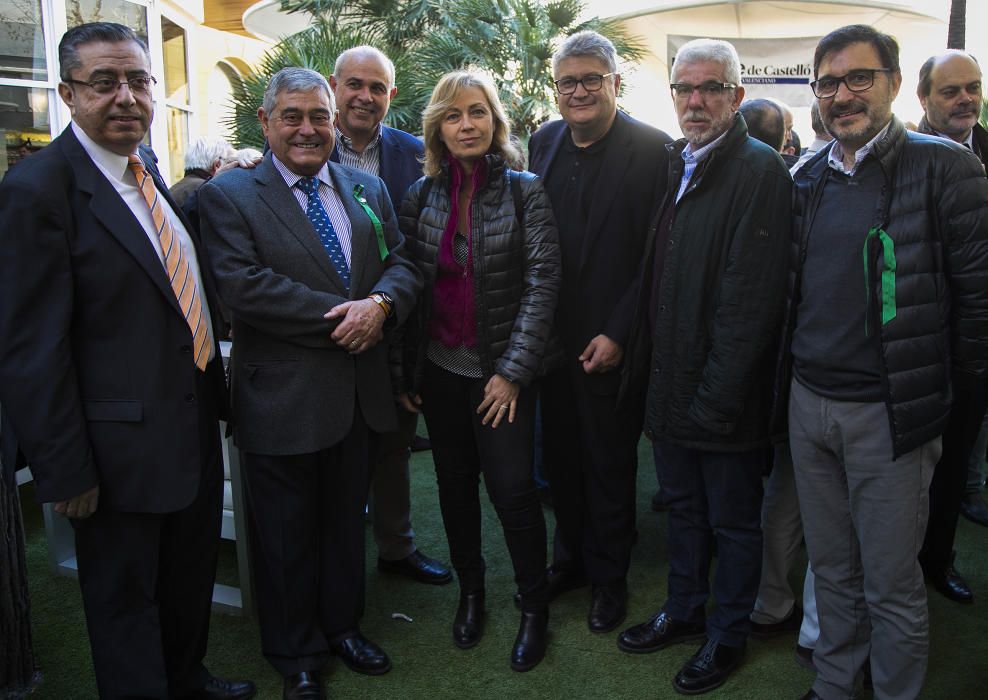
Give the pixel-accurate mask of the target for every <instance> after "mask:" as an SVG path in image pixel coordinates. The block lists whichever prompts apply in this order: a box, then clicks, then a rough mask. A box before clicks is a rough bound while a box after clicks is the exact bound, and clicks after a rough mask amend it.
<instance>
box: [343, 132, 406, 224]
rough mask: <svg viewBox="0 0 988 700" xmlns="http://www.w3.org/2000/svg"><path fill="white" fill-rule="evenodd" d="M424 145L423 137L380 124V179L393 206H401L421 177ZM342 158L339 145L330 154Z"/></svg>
mask: <svg viewBox="0 0 988 700" xmlns="http://www.w3.org/2000/svg"><path fill="white" fill-rule="evenodd" d="M424 155H425V146H424V145H423V144H422V141H421V140H419V139H417V138H416V137H414V136H412V135H411V134H408V133H405V132H404V131H401V130H399V129H392V128H391V127H389V126H385V125H384V124H381V179H382V180H384V184H385V186H386V187H387V188H388V194H389V195H391V206H392V208H393V209H394V210H395V211H398V210H399V209H401V200H402V199H404V197H405V193H406V192H408V188H409V187H411V186H412V183H413V182H415V181H416V180H418V179H419V178H420V177H422V160H421V159H422V157H423V156H424ZM329 159H330V160H331V161H332V162H334V163H339V162H340V154H339V145H337V146H336V148H334V149H333V155H332V156H330V158H329Z"/></svg>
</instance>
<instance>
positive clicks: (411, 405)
mask: <svg viewBox="0 0 988 700" xmlns="http://www.w3.org/2000/svg"><path fill="white" fill-rule="evenodd" d="M398 405H399V406H401V407H402V408H404V409H405V410H406V411H408V412H409V413H421V412H422V409H421V408H420V406H421V405H422V397H421V396H419V395H418V394H409V393H407V392H405V393H403V394H398Z"/></svg>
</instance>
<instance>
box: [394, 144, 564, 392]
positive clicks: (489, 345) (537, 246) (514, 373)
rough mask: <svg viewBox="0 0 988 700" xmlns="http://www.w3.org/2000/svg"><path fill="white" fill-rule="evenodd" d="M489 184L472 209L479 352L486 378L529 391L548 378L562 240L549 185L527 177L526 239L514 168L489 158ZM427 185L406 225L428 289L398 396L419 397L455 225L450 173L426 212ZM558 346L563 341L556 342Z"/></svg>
mask: <svg viewBox="0 0 988 700" xmlns="http://www.w3.org/2000/svg"><path fill="white" fill-rule="evenodd" d="M486 158H487V179H486V181H485V182H484V183H483V184H482V185H481V186H480V187H478V189H477V191H476V192H475V193H474V199H473V204H472V207H471V212H472V221H471V231H470V236H471V244H472V249H473V276H474V277H473V279H474V304H475V308H476V314H477V350H478V353H479V355H480V363H481V368H482V370H483V372H484V376H485V377H490V376H492V375H493V374H495V373H497V374H500V375H501V376H502V377H504V378H505V379H508V380H510V381H512V382H515V383H517V384H519V385H521V386H523V387H525V386H528V385H529V384H530V383H531V382H532V381H533V380H534V379H536V378H537V377H539V376H540V375H541V374H543V373H544V372H545V366H546V362H545V357H546V352H547V349H548V347H549V345H550V337H551V334H552V320H553V316H554V315H555V311H556V298H557V295H558V292H559V275H560V257H559V238H558V235H557V233H556V224H555V221H554V219H553V217H552V209H551V208H550V206H549V200H548V198H547V197H546V194H545V190H544V189H543V187H542V183H541V181H540V180H539V179H538V177H536V176H535V175H533V174H532V173H528V172H522V173H519V174H518V175H519V176H520V185H521V201H522V202H523V208H524V216H523V217H522V218H523V220H524V233H523V232H522V228H521V226H520V225H519V221H518V218H517V216H516V211H515V202H514V197H513V196H512V192H511V185H510V180H509V170H508V168H507V167H506V166H505V165H504V163H503V161H502V160H501V159H500V158H498V157H496V156H491V155H488V156H486ZM425 182H426V179H425V178H421V179H419V180H418V182H416V183H415V184H414V185H412V186H411V188H410V189H409V190H408V192H407V193H406V195H405V199H404V200H403V201H402V204H401V213H400V216H399V226H400V227H401V232H402V234H403V235H404V236H405V239H406V243H405V244H406V246H407V247H408V252H409V254H410V255H411V257H412V260H413V261H414V262H415V265H416V266H417V267H418V269H419V270H420V271H421V273H422V276H423V278H424V281H425V287H424V289H423V291H422V294H421V296H420V297H419V301H418V305H417V306H416V308H415V310H414V311H413V312H412V314H411V316H410V317H409V319H408V321H407V322H406V325H405V327H404V332H403V339H402V342H401V348H402V350H401V360H400V364H401V371H400V373H399V375H398V376H397V377H395V379H396V380H397V381H398V383H397V384H396V387H395V388H396V390H397V391H399V392H400V391H410V392H412V393H418V392H419V390H420V389H421V381H422V373H423V370H424V368H425V362H426V350H427V347H428V343H429V333H428V328H429V317H430V314H431V309H432V289H433V283H434V282H435V279H436V259H437V256H438V253H439V243H440V241H441V239H442V235H443V231H444V230H445V228H446V223H447V221H448V220H449V212H450V196H449V176H448V173H445V172H444V174H443V175H441V176H440V177H438V178H436V180H435V181H434V182H433V183H432V185H431V187H430V188H429V190H428V193H427V195H426V198H425V202H424V203H423V204H424V206H422V208H421V211H420V210H419V208H420V198H421V192H422V188H423V186H424V185H425ZM553 346H555V343H553Z"/></svg>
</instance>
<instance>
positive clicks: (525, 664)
mask: <svg viewBox="0 0 988 700" xmlns="http://www.w3.org/2000/svg"><path fill="white" fill-rule="evenodd" d="M548 630H549V608H548V607H546V608H545V609H544V610H540V611H538V612H523V613H522V614H521V625H520V626H519V627H518V636H517V637H515V645H514V646H513V647H511V668H513V669H514V670H516V671H530V670H531V669H533V668H535V667H536V666H538V665H539V662H540V661H541V660H542V659H544V658H545V646H546V637H547V636H548Z"/></svg>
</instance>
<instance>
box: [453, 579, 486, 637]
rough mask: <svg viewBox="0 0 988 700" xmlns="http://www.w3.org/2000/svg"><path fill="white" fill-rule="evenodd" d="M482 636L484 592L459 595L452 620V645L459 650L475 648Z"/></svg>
mask: <svg viewBox="0 0 988 700" xmlns="http://www.w3.org/2000/svg"><path fill="white" fill-rule="evenodd" d="M483 636H484V592H483V591H480V592H479V593H461V594H460V604H459V605H458V606H457V608H456V617H454V618H453V643H454V644H455V645H456V646H458V647H459V648H460V649H469V648H470V647H475V646H477V644H479V643H480V638H481V637H483Z"/></svg>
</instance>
